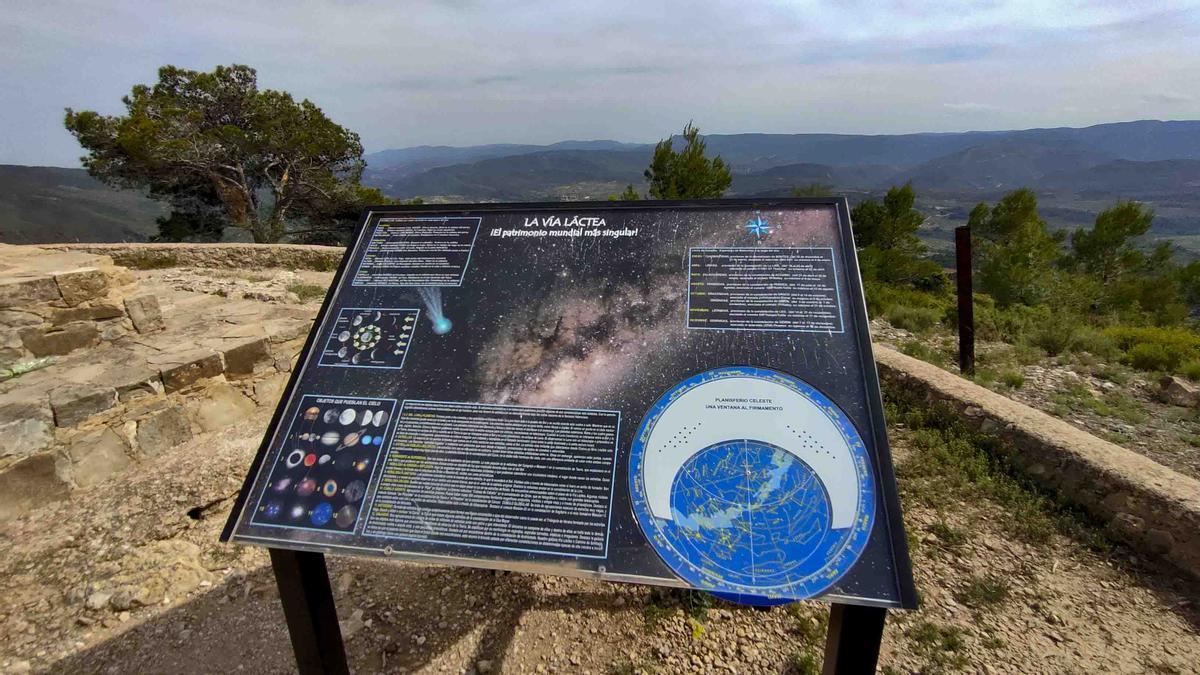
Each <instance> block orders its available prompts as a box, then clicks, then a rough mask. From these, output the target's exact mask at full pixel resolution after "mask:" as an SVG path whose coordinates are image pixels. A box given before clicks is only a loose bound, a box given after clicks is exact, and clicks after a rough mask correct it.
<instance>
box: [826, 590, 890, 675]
mask: <svg viewBox="0 0 1200 675" xmlns="http://www.w3.org/2000/svg"><path fill="white" fill-rule="evenodd" d="M886 618H887V610H886V609H884V608H882V607H863V606H860V605H844V604H841V603H834V604H832V605H830V607H829V632H828V633H826V634H825V667H824V668H823V669H822V670H821V673H822V675H872V674H873V673H874V672H875V665H876V663H877V662H878V661H879V645H880V643H881V642H882V641H883V623H884V620H885V619H886Z"/></svg>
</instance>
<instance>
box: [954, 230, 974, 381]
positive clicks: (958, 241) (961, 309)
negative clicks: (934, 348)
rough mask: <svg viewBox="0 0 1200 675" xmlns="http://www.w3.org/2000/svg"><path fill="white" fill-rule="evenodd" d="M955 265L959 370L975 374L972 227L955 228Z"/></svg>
mask: <svg viewBox="0 0 1200 675" xmlns="http://www.w3.org/2000/svg"><path fill="white" fill-rule="evenodd" d="M954 267H955V271H956V273H957V274H956V276H957V279H958V283H957V286H958V289H957V290H958V370H959V372H960V373H962V374H963V375H974V374H975V296H974V289H973V288H972V286H973V284H972V280H971V228H970V226H967V225H963V226H961V227H956V228H954Z"/></svg>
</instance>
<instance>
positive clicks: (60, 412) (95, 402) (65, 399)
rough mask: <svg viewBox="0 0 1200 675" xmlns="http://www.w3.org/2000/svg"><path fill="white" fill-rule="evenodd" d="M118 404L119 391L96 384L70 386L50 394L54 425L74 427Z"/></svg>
mask: <svg viewBox="0 0 1200 675" xmlns="http://www.w3.org/2000/svg"><path fill="white" fill-rule="evenodd" d="M116 404H117V390H116V389H115V388H114V387H106V386H102V385H95V384H68V385H65V386H62V387H59V388H58V389H55V390H54V391H52V392H50V408H51V409H53V410H54V423H55V424H56V425H58V426H60V427H73V426H75V425H77V424H79V423H80V422H82V421H84V420H86V419H87V418H89V417H91V416H92V415H95V414H96V413H99V412H104V411H105V410H108V409H109V408H111V407H113V406H115V405H116Z"/></svg>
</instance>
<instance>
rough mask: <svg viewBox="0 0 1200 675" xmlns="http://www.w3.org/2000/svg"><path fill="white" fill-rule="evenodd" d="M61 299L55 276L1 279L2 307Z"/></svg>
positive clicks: (0, 301)
mask: <svg viewBox="0 0 1200 675" xmlns="http://www.w3.org/2000/svg"><path fill="white" fill-rule="evenodd" d="M61 299H62V294H61V293H59V292H58V284H56V283H54V277H50V276H46V277H36V278H33V279H3V280H0V307H25V306H28V305H36V304H39V303H43V302H51V301H54V300H61Z"/></svg>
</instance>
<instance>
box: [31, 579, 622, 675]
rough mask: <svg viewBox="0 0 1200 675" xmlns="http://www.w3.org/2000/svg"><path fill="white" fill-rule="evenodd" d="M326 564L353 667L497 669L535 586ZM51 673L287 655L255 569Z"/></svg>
mask: <svg viewBox="0 0 1200 675" xmlns="http://www.w3.org/2000/svg"><path fill="white" fill-rule="evenodd" d="M329 562H330V577H331V579H332V581H333V585H334V588H335V595H336V597H337V605H338V615H339V618H340V620H341V622H342V626H343V633H344V636H345V637H346V650H347V656H348V658H349V661H350V665H351V667H352V668H353V669H354V671H355V672H358V673H366V672H397V671H400V672H409V671H413V670H417V669H420V668H422V667H424V666H426V665H428V664H430V663H432V662H434V661H441V660H445V661H446V662H448V663H452V664H455V667H458V668H471V667H474V666H475V664H478V663H480V662H486V663H488V664H490V668H488V669H489V670H490V671H491V672H501V671H503V670H504V657H505V655H506V654H507V653H508V652H509V646H510V644H511V643H512V641H513V639H514V637H515V635H516V631H517V626H518V625H519V622H520V618H521V615H522V614H524V613H525V612H526V611H527V610H529V609H532V608H534V607H536V606H537V605H538V604H539V603H538V600H537V596H538V592H537V588H536V584H538V583H540V582H539V580H538V577H535V576H531V575H521V574H513V573H507V572H492V571H488V570H474V569H455V568H444V567H429V566H417V565H408V564H397V563H391V562H379V561H372V560H366V561H364V560H353V559H345V558H330V560H329ZM597 600H599V602H597ZM607 600H609V601H608V602H606V601H605V599H601V598H599V597H598V596H595V594H589V593H585V594H577V595H571V596H568V597H566V598H556V599H555V602H554V606H555V608H557V609H572V608H574V609H594V610H605V609H613V610H615V609H617V605H616V604H615V603H612V602H611V601H612V600H615V596H613V597H610V598H607ZM573 606H574V607H573ZM135 621H136V619H135ZM467 638H469V639H467ZM448 652H452V653H448ZM50 671H52V672H55V673H128V672H143V673H149V672H171V673H213V672H239V671H240V672H248V673H289V672H294V671H295V662H294V660H293V655H292V647H291V644H290V642H289V638H288V633H287V629H286V626H285V624H284V618H283V613H282V610H281V609H280V605H279V598H278V593H277V591H276V588H275V581H274V578H273V577H272V575H271V571H270V569H269V568H267V567H260V568H258V569H255V570H253V571H252V572H251V573H249V574H248V575H245V576H244V577H239V578H235V579H233V580H226V581H225V582H224V583H221V584H219V585H217V586H214V587H213V588H212V589H210V590H208V591H207V592H205V593H204V594H202V595H199V596H196V597H194V598H192V599H190V600H189V601H187V602H185V603H183V604H181V605H179V606H177V607H174V608H172V609H171V610H169V611H166V612H164V613H162V614H158V615H156V616H153V617H150V618H148V619H147V620H145V621H144V622H142V623H140V624H137V625H135V626H134V627H132V628H130V629H128V630H126V631H124V632H123V633H121V634H119V635H116V636H114V637H112V638H109V639H107V640H105V641H103V642H99V643H97V644H96V645H94V646H92V647H90V648H88V649H85V650H82V651H80V652H78V653H76V654H74V655H72V656H71V657H69V658H66V659H63V660H62V661H59V662H57V663H55V664H53V665H52V666H51V668H50Z"/></svg>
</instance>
